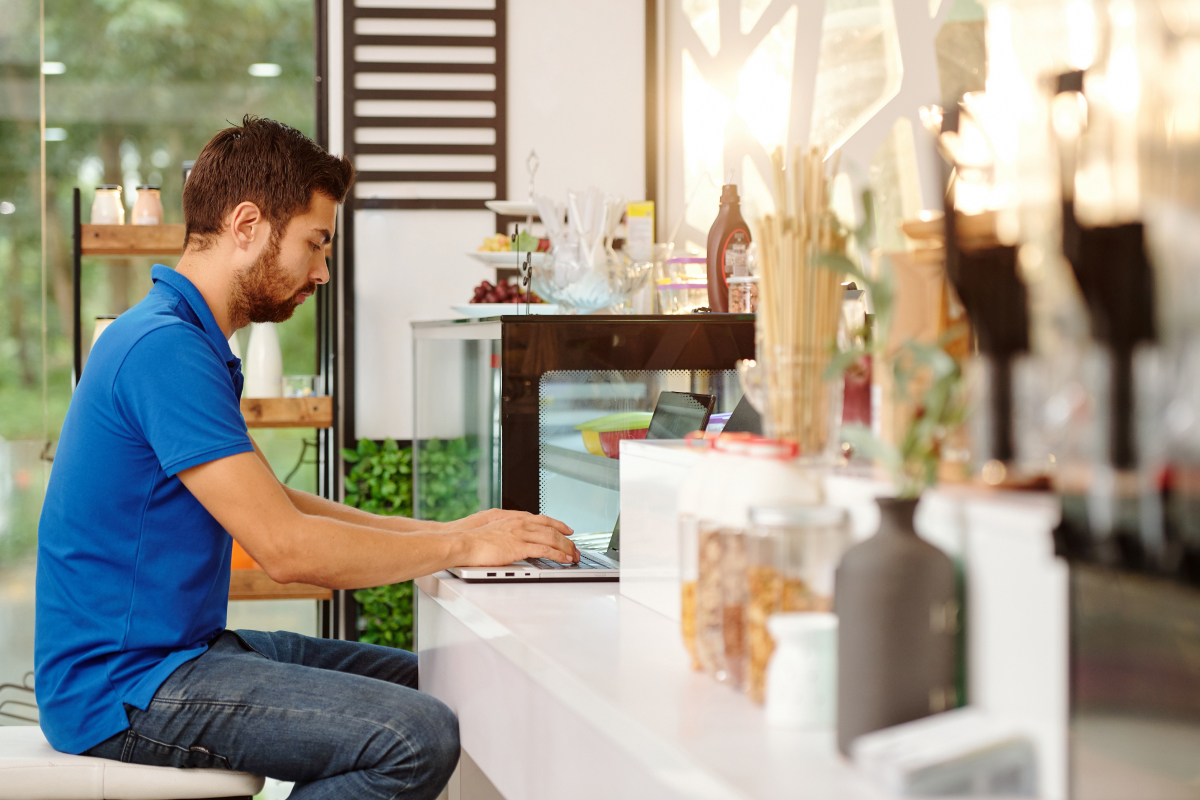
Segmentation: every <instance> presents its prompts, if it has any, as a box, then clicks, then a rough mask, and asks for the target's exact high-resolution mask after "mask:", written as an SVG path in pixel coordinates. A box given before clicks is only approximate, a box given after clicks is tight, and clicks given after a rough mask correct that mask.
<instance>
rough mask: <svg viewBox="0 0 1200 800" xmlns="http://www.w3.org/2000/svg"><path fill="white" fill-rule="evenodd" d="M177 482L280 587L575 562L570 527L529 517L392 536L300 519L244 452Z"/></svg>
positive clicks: (341, 522)
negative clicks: (540, 561) (537, 561)
mask: <svg viewBox="0 0 1200 800" xmlns="http://www.w3.org/2000/svg"><path fill="white" fill-rule="evenodd" d="M179 479H180V480H181V481H182V482H183V485H184V486H186V487H187V488H188V490H189V491H190V492H191V493H192V494H193V495H194V496H195V497H196V499H197V500H199V501H200V503H201V505H203V506H204V507H205V508H206V509H207V510H208V512H209V513H210V514H212V515H213V517H215V518H216V520H217V521H218V522H219V523H221V525H222V527H224V528H225V530H227V531H229V533H230V534H231V535H232V536H233V538H234V539H236V540H237V541H238V543H239V544H241V545H242V547H243V548H245V549H246V552H247V553H249V554H250V556H251V557H252V558H253V559H254V560H255V561H257V562H258V563H259V564H261V565H262V567H263V569H264V570H266V572H267V574H268V575H269V576H270V577H271V578H272V579H273V580H275V581H277V582H279V583H292V582H303V583H311V584H315V585H317V586H323V587H325V588H328V589H358V588H361V587H363V586H383V585H386V584H391V583H397V582H399V581H405V580H409V579H411V578H416V577H419V576H421V575H428V574H430V573H433V572H437V571H438V570H442V569H446V568H447V567H453V566H492V565H502V564H509V563H512V562H513V561H519V560H521V559H523V558H550V559H553V560H555V561H560V562H571V561H575V560H577V558H578V555H577V550H576V549H575V546H574V545H573V544H572V543H571V541H570V540H569V539H567V538H566V536H565V535H564V534H566V533H569V532H570V529H569V528H567V527H566V526H565V525H563V524H562V523H561V522H557V521H555V520H552V519H549V518H547V517H541V516H534V515H532V514H525V515H519V516H509V517H505V518H502V519H498V520H496V521H494V522H491V523H488V524H486V525H483V526H482V527H479V528H475V529H472V530H450V531H446V532H419V531H415V532H394V531H387V530H382V529H380V528H377V527H372V526H367V525H361V524H356V523H355V522H353V521H347V520H345V519H339V518H334V517H328V516H323V515H320V514H310V513H305V512H304V511H303V510H301V509H299V508H297V507H296V506H295V505H294V504H293V503H292V501H291V499H289V497H288V494H287V493H286V492H285V491H284V489H283V486H282V485H281V484H280V483H279V481H278V479H276V477H275V475H274V473H272V472H271V470H270V469H269V468H268V467H267V466H266V464H264V463H263V461H262V460H260V458H258V456H257V455H251V454H250V453H239V454H238V455H233V456H227V457H225V458H220V459H217V460H216V461H210V462H208V463H206V464H201V465H199V466H195V467H191V468H190V469H186V470H183V471H182V472H180V473H179ZM314 499H319V498H314ZM347 510H351V511H352V510H353V509H347ZM338 511H339V513H340V509H338ZM358 513H362V512H358ZM366 516H368V517H371V516H372V515H366ZM418 524H423V523H418Z"/></svg>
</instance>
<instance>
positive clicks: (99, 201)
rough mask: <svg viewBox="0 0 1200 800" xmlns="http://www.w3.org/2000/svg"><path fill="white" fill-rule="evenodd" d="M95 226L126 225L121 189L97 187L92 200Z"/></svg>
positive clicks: (111, 185)
mask: <svg viewBox="0 0 1200 800" xmlns="http://www.w3.org/2000/svg"><path fill="white" fill-rule="evenodd" d="M92 224H93V225H124V224H125V204H124V203H122V202H121V187H120V186H117V185H114V184H105V185H103V186H97V187H96V197H95V198H94V199H93V200H92Z"/></svg>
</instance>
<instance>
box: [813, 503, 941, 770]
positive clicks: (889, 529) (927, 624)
mask: <svg viewBox="0 0 1200 800" xmlns="http://www.w3.org/2000/svg"><path fill="white" fill-rule="evenodd" d="M876 502H877V503H878V505H879V514H880V521H879V532H878V533H876V534H875V535H874V536H872V537H871V538H870V539H868V540H866V541H865V542H862V543H861V544H858V545H856V546H854V547H852V548H851V549H850V550H848V551H847V552H846V554H845V555H844V556H843V557H842V562H841V564H840V565H839V566H838V569H837V579H836V582H835V584H834V611H835V612H837V616H838V688H837V693H838V698H837V701H838V705H837V728H838V730H837V734H838V749H839V750H841V751H842V753H844V754H846V755H849V753H850V743H851V742H852V741H854V739H855V737H858V736H861V735H863V734H864V733H870V732H871V731H877V730H879V729H881V728H887V727H891V726H892V725H899V724H900V723H902V722H908V721H909V720H914V719H918V718H920V717H925V716H928V715H930V714H933V713H936V712H938V711H944V710H946V709H949V708H954V707H955V706H957V705H958V702H957V700H958V698H957V697H956V692H955V659H954V654H955V633H956V631H957V629H958V602H957V599H956V597H957V593H956V591H955V574H954V564H953V562H951V560H950V559H949V558H948V557H947V556H946V554H945V553H943V552H942V551H941V550H939V549H938V548H936V547H934V546H933V545H931V544H929V543H928V542H926V541H924V540H923V539H921V538H920V537H919V536H917V534H916V532H915V531H914V530H913V511H914V510H915V509H916V506H917V501H916V500H897V499H892V498H879V499H878V500H877V501H876Z"/></svg>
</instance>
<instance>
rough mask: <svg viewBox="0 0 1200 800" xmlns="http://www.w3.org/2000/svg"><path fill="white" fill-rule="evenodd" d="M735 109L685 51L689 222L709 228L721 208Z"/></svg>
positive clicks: (685, 161)
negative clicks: (727, 145)
mask: <svg viewBox="0 0 1200 800" xmlns="http://www.w3.org/2000/svg"><path fill="white" fill-rule="evenodd" d="M732 113H733V110H732V106H731V104H730V102H729V98H727V97H726V96H725V95H724V94H722V93H721V92H719V91H717V90H716V89H714V88H713V87H712V86H709V84H708V82H707V81H705V80H704V76H703V75H701V74H700V70H699V68H698V67H697V66H696V62H695V61H694V60H693V59H692V54H691V53H689V52H688V51H687V49H686V48H685V49H684V51H683V191H684V195H685V196H686V197H689V198H691V203H690V204H689V205H688V208H687V213H686V217H685V219H686V222H687V224H688V225H690V226H692V227H693V228H696V229H697V230H700V231H707V230H708V229H709V227H710V226H711V225H712V222H713V220H714V219H716V216H717V211H718V209H719V208H720V203H721V194H720V191H721V190H720V188H719V187H720V182H721V180H722V165H723V151H724V147H725V128H726V126H728V124H729V118H730V116H731V115H732Z"/></svg>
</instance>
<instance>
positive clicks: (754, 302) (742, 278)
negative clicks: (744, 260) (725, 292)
mask: <svg viewBox="0 0 1200 800" xmlns="http://www.w3.org/2000/svg"><path fill="white" fill-rule="evenodd" d="M757 311H758V276H757V275H735V276H733V277H732V278H730V279H729V313H731V314H754V313H756V312H757Z"/></svg>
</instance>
